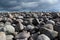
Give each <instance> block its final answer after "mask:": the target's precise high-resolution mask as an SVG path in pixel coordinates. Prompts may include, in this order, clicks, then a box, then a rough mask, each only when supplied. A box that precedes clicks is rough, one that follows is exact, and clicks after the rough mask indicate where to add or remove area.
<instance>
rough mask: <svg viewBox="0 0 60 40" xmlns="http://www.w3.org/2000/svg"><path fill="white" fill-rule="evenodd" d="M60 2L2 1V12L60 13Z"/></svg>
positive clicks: (48, 0)
mask: <svg viewBox="0 0 60 40" xmlns="http://www.w3.org/2000/svg"><path fill="white" fill-rule="evenodd" d="M59 1H60V0H0V11H19V12H21V11H26V12H28V11H38V12H41V11H44V12H46V11H47V12H51V11H55V12H59V11H60V2H59Z"/></svg>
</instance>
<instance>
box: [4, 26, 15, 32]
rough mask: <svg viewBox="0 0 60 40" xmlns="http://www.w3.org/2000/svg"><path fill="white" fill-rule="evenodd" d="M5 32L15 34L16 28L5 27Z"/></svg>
mask: <svg viewBox="0 0 60 40" xmlns="http://www.w3.org/2000/svg"><path fill="white" fill-rule="evenodd" d="M5 30H6V31H7V32H10V33H14V32H15V28H14V27H13V26H12V25H5Z"/></svg>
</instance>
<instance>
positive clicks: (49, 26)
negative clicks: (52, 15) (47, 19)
mask: <svg viewBox="0 0 60 40" xmlns="http://www.w3.org/2000/svg"><path fill="white" fill-rule="evenodd" d="M44 27H45V28H48V29H50V30H53V25H52V24H45V25H44Z"/></svg>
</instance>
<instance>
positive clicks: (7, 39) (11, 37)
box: [6, 35, 14, 40]
mask: <svg viewBox="0 0 60 40" xmlns="http://www.w3.org/2000/svg"><path fill="white" fill-rule="evenodd" d="M13 38H14V37H13V35H6V40H12V39H13Z"/></svg>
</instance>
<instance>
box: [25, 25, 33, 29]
mask: <svg viewBox="0 0 60 40" xmlns="http://www.w3.org/2000/svg"><path fill="white" fill-rule="evenodd" d="M26 29H27V30H32V29H34V26H32V25H27V27H26Z"/></svg>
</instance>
